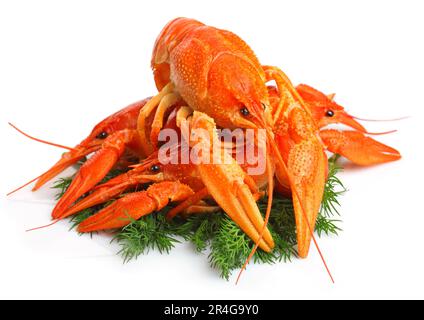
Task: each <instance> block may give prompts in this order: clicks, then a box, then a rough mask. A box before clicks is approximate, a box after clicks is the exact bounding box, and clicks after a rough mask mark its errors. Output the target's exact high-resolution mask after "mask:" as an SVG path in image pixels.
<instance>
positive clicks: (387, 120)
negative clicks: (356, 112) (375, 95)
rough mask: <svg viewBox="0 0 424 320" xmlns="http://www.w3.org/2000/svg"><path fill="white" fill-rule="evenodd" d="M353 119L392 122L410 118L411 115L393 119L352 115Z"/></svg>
mask: <svg viewBox="0 0 424 320" xmlns="http://www.w3.org/2000/svg"><path fill="white" fill-rule="evenodd" d="M351 117H352V118H353V119H356V120H361V121H373V122H390V121H400V120H405V119H408V118H410V116H405V117H400V118H393V119H364V118H358V117H354V116H351Z"/></svg>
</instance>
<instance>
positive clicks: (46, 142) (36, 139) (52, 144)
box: [6, 122, 74, 196]
mask: <svg viewBox="0 0 424 320" xmlns="http://www.w3.org/2000/svg"><path fill="white" fill-rule="evenodd" d="M8 124H9V125H10V126H11V127H12V128H13V129H15V130H16V131H18V132H19V133H20V134H22V135H24V136H25V137H27V138H29V139H31V140H34V141H37V142H41V143H44V144H47V145H50V146H54V147H58V148H62V149H66V150H69V151H73V150H74V148H70V147H67V146H64V145H61V144H57V143H53V142H49V141H46V140H42V139H39V138H36V137H33V136H30V135H29V134H27V133H25V132H24V131H22V130H21V129H19V128H18V127H16V126H15V125H14V124H12V123H10V122H8ZM42 176H43V174H41V175H39V176H38V177H37V178H34V179H32V180H31V181H29V182H27V183H25V184H24V185H22V186H20V187H18V188H16V189H15V190H13V191H11V192H9V193H8V194H6V196H10V195H12V194H13V193H15V192H17V191H19V190H21V189H23V188H25V187H26V186H28V185H29V184H31V183H33V182H34V181H36V180H38V179H39V178H41V177H42Z"/></svg>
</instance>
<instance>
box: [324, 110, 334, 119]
mask: <svg viewBox="0 0 424 320" xmlns="http://www.w3.org/2000/svg"><path fill="white" fill-rule="evenodd" d="M325 115H326V116H327V117H332V116H334V111H333V110H327V112H326V113H325Z"/></svg>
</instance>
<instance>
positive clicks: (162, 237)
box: [112, 214, 180, 262]
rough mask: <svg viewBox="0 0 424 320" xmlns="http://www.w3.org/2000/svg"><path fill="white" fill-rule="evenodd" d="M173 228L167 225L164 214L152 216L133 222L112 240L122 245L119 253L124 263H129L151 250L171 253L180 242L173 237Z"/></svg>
mask: <svg viewBox="0 0 424 320" xmlns="http://www.w3.org/2000/svg"><path fill="white" fill-rule="evenodd" d="M172 230H173V226H172V225H171V224H169V223H167V221H166V218H165V216H164V215H163V214H150V215H148V216H145V217H143V218H141V219H139V220H133V221H132V222H131V223H130V224H129V225H127V226H125V227H123V228H122V230H121V231H120V232H118V233H117V234H116V235H115V237H114V238H113V239H112V241H113V240H115V241H117V242H118V243H119V244H120V245H121V250H120V251H119V252H118V254H120V255H121V256H122V257H123V259H124V262H128V261H130V260H132V259H134V258H137V257H139V256H140V255H141V254H144V253H148V252H149V250H150V249H157V250H159V252H160V253H169V251H170V250H171V249H172V248H173V247H174V245H175V243H179V242H180V241H179V240H178V239H176V238H175V237H174V236H173V231H172Z"/></svg>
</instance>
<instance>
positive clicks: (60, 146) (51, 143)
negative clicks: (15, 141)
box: [8, 122, 74, 151]
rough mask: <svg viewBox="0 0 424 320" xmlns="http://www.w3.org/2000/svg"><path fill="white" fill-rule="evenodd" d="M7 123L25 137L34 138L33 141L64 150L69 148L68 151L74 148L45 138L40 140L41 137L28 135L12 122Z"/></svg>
mask: <svg viewBox="0 0 424 320" xmlns="http://www.w3.org/2000/svg"><path fill="white" fill-rule="evenodd" d="M8 124H9V126H11V127H12V128H13V129H15V130H16V131H18V132H19V133H20V134H22V135H24V136H25V137H27V138H29V139H31V140H34V141H37V142H41V143H44V144H47V145H50V146H53V147H58V148H62V149H66V150H69V151H73V150H74V148H70V147H67V146H64V145H61V144H57V143H53V142H50V141H46V140H42V139H39V138H36V137H33V136H30V135H29V134H28V133H25V132H24V131H22V130H21V129H19V128H18V127H16V126H15V125H14V124H12V123H10V122H8Z"/></svg>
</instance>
